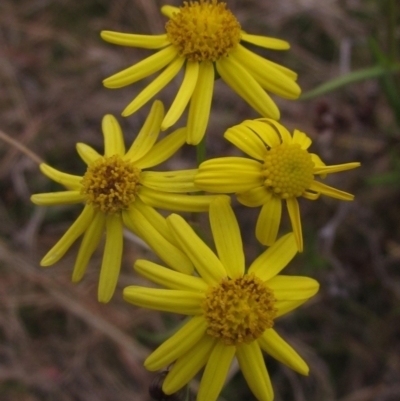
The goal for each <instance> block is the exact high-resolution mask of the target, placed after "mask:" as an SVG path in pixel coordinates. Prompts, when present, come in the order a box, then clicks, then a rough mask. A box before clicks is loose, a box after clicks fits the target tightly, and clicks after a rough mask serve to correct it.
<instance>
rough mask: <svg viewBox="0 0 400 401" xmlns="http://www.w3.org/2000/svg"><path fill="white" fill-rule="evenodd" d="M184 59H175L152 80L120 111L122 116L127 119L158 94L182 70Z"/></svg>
mask: <svg viewBox="0 0 400 401" xmlns="http://www.w3.org/2000/svg"><path fill="white" fill-rule="evenodd" d="M184 62H185V59H184V58H183V57H177V58H175V60H173V61H171V63H170V64H169V65H168V66H167V67H166V68H165V69H164V71H163V72H162V73H161V74H160V75H159V76H158V77H156V78H154V79H153V80H152V81H151V82H150V83H149V84H148V85H147V86H146V87H145V88H144V89H143V90H142V91H141V92H140V93H139V94H138V95H137V96H136V97H135V98H134V99H133V100H132V101H131V102H130V103H129V104H128V106H126V107H125V109H124V110H123V111H122V116H124V117H127V116H129V115H131V114H133V113H134V112H135V111H137V110H139V109H140V108H141V107H142V106H144V105H145V104H146V103H147V102H148V101H149V100H150V99H151V98H152V97H154V96H155V95H156V94H157V93H158V92H160V91H161V90H162V89H163V88H164V87H165V86H166V85H168V84H169V83H170V82H171V81H172V79H173V78H174V77H175V76H176V75H177V74H178V72H179V71H180V69H181V68H182V66H183V64H184Z"/></svg>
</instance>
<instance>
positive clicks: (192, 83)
mask: <svg viewBox="0 0 400 401" xmlns="http://www.w3.org/2000/svg"><path fill="white" fill-rule="evenodd" d="M198 75H199V63H198V62H197V61H190V60H187V61H186V67H185V75H184V77H183V81H182V84H181V86H180V87H179V90H178V93H177V94H176V97H175V99H174V101H173V102H172V105H171V107H170V108H169V110H168V112H167V114H166V115H165V117H164V120H163V122H162V124H161V129H162V130H163V131H164V130H166V129H167V128H169V127H171V126H172V125H174V124H175V123H176V122H177V121H178V119H179V117H180V116H181V115H182V113H183V111H184V110H185V108H186V106H187V105H188V103H189V100H190V98H191V97H192V95H193V91H194V88H195V87H196V83H197V78H198Z"/></svg>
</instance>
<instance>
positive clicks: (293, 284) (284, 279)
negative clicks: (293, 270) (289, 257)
mask: <svg viewBox="0 0 400 401" xmlns="http://www.w3.org/2000/svg"><path fill="white" fill-rule="evenodd" d="M267 285H268V287H269V288H271V289H272V290H273V291H274V296H275V298H276V299H277V300H278V301H297V300H301V299H309V298H311V297H313V296H314V295H315V294H316V293H317V292H318V289H319V284H318V282H317V281H315V280H314V279H312V278H309V277H303V276H283V275H278V276H275V277H273V278H271V280H268V282H267Z"/></svg>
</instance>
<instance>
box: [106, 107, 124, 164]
mask: <svg viewBox="0 0 400 401" xmlns="http://www.w3.org/2000/svg"><path fill="white" fill-rule="evenodd" d="M101 126H102V130H103V135H104V156H106V157H111V156H114V155H119V156H123V155H124V154H125V144H124V137H123V135H122V130H121V126H120V125H119V123H118V121H117V119H116V118H115V117H114V116H112V115H111V114H106V115H105V116H104V117H103V121H102V124H101Z"/></svg>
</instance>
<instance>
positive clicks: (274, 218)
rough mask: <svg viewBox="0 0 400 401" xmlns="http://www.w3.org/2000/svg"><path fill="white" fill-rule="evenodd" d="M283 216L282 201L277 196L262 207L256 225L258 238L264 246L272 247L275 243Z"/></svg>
mask: <svg viewBox="0 0 400 401" xmlns="http://www.w3.org/2000/svg"><path fill="white" fill-rule="evenodd" d="M281 214H282V201H281V200H280V199H279V198H277V197H275V196H272V198H271V199H270V201H269V202H267V203H265V204H264V205H263V206H262V208H261V212H260V214H259V216H258V219H257V224H256V237H257V239H258V240H259V241H260V242H261V243H262V244H263V245H272V244H273V243H274V242H275V240H276V236H277V235H278V230H279V225H280V223H281Z"/></svg>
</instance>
